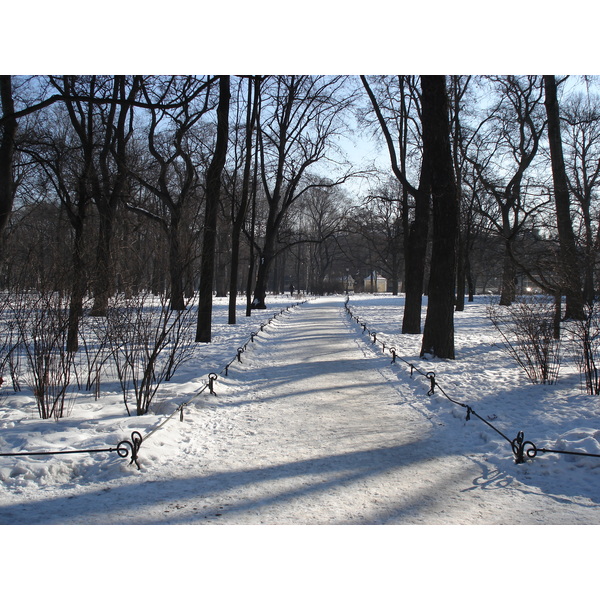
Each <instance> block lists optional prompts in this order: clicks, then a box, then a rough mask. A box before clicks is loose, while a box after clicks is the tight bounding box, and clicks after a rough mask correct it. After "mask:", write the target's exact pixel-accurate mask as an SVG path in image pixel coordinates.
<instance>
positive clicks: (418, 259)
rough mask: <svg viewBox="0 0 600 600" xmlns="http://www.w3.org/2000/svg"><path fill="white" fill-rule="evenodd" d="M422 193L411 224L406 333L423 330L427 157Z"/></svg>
mask: <svg viewBox="0 0 600 600" xmlns="http://www.w3.org/2000/svg"><path fill="white" fill-rule="evenodd" d="M421 169H422V173H421V183H420V184H419V193H418V194H417V196H416V197H415V220H414V221H413V223H412V224H411V226H410V232H409V238H408V243H407V245H406V250H405V256H406V263H405V268H404V271H405V276H404V287H405V291H406V298H405V301H404V316H403V318H402V333H421V306H422V302H423V283H424V281H425V261H426V255H427V236H428V234H429V193H428V192H426V191H425V190H426V189H427V187H428V184H427V183H426V182H427V167H426V166H425V157H424V158H423V164H422V167H421Z"/></svg>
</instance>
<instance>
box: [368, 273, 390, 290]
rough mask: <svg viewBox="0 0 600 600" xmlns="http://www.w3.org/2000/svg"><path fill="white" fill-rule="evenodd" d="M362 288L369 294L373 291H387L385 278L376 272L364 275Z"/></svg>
mask: <svg viewBox="0 0 600 600" xmlns="http://www.w3.org/2000/svg"><path fill="white" fill-rule="evenodd" d="M364 290H365V292H367V293H370V294H372V293H373V292H387V279H386V278H385V277H382V276H381V275H377V272H373V273H372V274H371V275H369V276H368V277H365V279H364Z"/></svg>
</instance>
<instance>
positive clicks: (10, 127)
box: [0, 75, 17, 233]
mask: <svg viewBox="0 0 600 600" xmlns="http://www.w3.org/2000/svg"><path fill="white" fill-rule="evenodd" d="M0 101H1V106H2V117H3V119H2V123H1V125H0V233H1V232H2V231H3V230H4V228H5V227H6V223H7V222H8V218H9V216H10V212H11V210H12V205H13V199H14V181H13V156H14V151H15V136H16V132H17V119H16V118H15V117H14V112H15V104H14V100H13V94H12V78H11V76H10V75H0Z"/></svg>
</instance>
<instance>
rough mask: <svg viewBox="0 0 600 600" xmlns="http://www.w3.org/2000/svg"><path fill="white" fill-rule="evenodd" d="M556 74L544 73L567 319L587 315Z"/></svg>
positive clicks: (580, 317) (545, 102)
mask: <svg viewBox="0 0 600 600" xmlns="http://www.w3.org/2000/svg"><path fill="white" fill-rule="evenodd" d="M556 88H557V86H556V78H555V77H554V75H544V90H545V100H544V104H545V105H546V114H547V116H548V143H549V146H550V159H551V162H552V178H553V179H554V200H555V203H556V225H557V227H558V241H559V247H560V263H561V267H562V271H563V272H562V278H561V279H562V280H563V282H564V284H563V285H564V294H565V299H566V307H565V316H564V318H565V319H584V318H585V313H584V309H583V295H582V293H581V276H580V268H579V263H578V260H577V246H576V243H575V235H574V233H573V224H572V222H571V203H570V199H569V188H568V184H567V175H566V169H565V160H564V157H563V149H562V140H561V135H560V116H559V111H558V100H557V98H556Z"/></svg>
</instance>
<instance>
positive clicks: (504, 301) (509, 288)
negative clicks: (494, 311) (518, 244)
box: [500, 240, 517, 306]
mask: <svg viewBox="0 0 600 600" xmlns="http://www.w3.org/2000/svg"><path fill="white" fill-rule="evenodd" d="M510 244H511V242H510V240H505V242H504V259H503V260H504V262H503V266H502V288H501V291H500V306H510V305H511V304H512V303H513V302H514V301H515V296H516V282H515V279H516V276H517V271H516V269H515V263H514V261H513V259H512V255H511V251H510Z"/></svg>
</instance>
